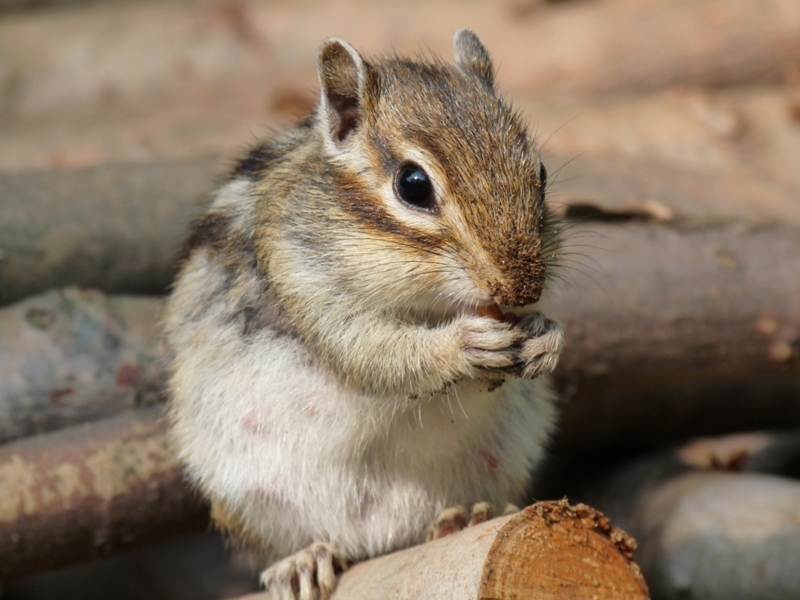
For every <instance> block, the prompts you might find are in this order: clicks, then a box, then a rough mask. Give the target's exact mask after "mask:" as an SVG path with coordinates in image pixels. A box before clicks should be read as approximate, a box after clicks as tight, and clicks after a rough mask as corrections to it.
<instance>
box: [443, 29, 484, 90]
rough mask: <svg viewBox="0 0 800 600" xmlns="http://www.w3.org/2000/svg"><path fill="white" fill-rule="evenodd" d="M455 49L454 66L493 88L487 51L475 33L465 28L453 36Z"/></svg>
mask: <svg viewBox="0 0 800 600" xmlns="http://www.w3.org/2000/svg"><path fill="white" fill-rule="evenodd" d="M453 46H455V49H456V64H457V65H458V67H459V68H460V69H461V70H462V71H465V72H467V73H472V74H473V75H477V76H478V77H480V78H481V79H482V80H483V82H484V83H485V84H486V85H488V86H489V87H490V88H493V87H494V66H493V65H492V57H491V56H489V51H488V50H486V46H484V45H483V42H481V40H480V38H479V37H478V36H477V35H475V32H474V31H472V30H471V29H467V28H466V27H464V28H462V29H459V30H458V31H456V34H455V36H453Z"/></svg>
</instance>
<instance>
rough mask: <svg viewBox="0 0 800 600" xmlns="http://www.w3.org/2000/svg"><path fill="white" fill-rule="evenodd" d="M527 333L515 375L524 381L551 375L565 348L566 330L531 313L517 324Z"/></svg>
mask: <svg viewBox="0 0 800 600" xmlns="http://www.w3.org/2000/svg"><path fill="white" fill-rule="evenodd" d="M517 327H519V328H520V329H521V330H522V331H524V332H525V339H524V341H523V342H522V344H521V346H520V350H519V353H518V360H519V362H518V364H517V365H515V367H514V374H515V375H518V376H519V377H522V378H523V379H533V378H535V377H538V376H539V375H542V374H543V373H551V372H552V371H553V369H555V367H556V363H557V362H558V357H559V355H560V354H561V351H562V350H563V348H564V330H563V329H562V328H561V325H560V324H559V323H557V322H556V321H553V320H552V319H548V318H547V317H545V316H544V315H543V314H542V313H531V314H529V315H526V316H525V317H523V318H522V319H521V320H520V321H519V323H517Z"/></svg>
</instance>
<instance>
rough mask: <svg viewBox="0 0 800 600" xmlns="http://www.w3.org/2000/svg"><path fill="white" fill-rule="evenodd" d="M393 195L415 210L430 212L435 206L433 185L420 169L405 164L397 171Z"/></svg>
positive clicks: (410, 164) (417, 166)
mask: <svg viewBox="0 0 800 600" xmlns="http://www.w3.org/2000/svg"><path fill="white" fill-rule="evenodd" d="M394 193H395V194H396V195H397V197H398V198H400V200H402V201H403V202H405V203H406V204H410V205H411V206H413V207H416V208H423V209H425V210H432V209H433V208H434V205H435V200H436V198H435V196H434V193H433V183H432V182H431V179H430V177H428V174H427V173H425V171H423V170H422V167H420V166H419V165H415V164H414V163H406V164H404V165H403V166H401V167H400V170H399V171H397V176H396V177H395V180H394Z"/></svg>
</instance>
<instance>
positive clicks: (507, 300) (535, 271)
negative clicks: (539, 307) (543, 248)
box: [489, 237, 545, 306]
mask: <svg viewBox="0 0 800 600" xmlns="http://www.w3.org/2000/svg"><path fill="white" fill-rule="evenodd" d="M498 263H499V264H497V265H496V266H497V267H498V270H499V274H498V275H499V277H496V278H495V279H494V280H493V281H491V282H490V283H489V293H491V294H492V297H493V298H494V301H495V302H497V303H498V304H500V305H503V306H525V305H527V304H533V303H534V302H538V301H539V298H540V296H541V295H542V287H543V285H544V279H545V264H544V261H543V260H542V256H541V253H540V250H539V245H538V244H531V243H530V238H523V239H521V240H520V239H514V238H513V237H512V238H510V239H509V240H508V244H507V246H506V252H504V253H503V258H502V259H500V260H499V261H498Z"/></svg>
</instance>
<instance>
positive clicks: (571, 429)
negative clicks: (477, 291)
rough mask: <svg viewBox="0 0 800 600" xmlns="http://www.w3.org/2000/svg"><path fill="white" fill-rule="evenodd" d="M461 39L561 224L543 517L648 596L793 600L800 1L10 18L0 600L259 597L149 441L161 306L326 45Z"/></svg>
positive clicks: (434, 50) (264, 4) (132, 5)
mask: <svg viewBox="0 0 800 600" xmlns="http://www.w3.org/2000/svg"><path fill="white" fill-rule="evenodd" d="M463 26H468V27H470V28H472V29H473V30H474V31H475V32H476V33H478V35H479V36H480V37H481V38H482V39H483V41H484V43H485V44H486V46H487V48H488V49H489V50H490V52H491V53H492V56H493V58H494V61H495V66H496V68H497V71H498V73H497V83H498V87H499V89H500V90H501V91H502V93H503V94H504V95H506V96H507V97H508V98H509V100H510V101H511V102H512V104H513V105H514V106H515V107H517V108H518V110H519V111H520V112H521V113H522V114H523V115H524V116H525V118H526V119H527V120H528V121H529V123H530V127H531V129H532V130H533V131H534V132H535V133H536V136H537V138H538V140H539V143H540V146H541V148H542V156H543V160H544V162H545V164H546V165H547V169H548V172H549V173H550V181H551V184H550V187H549V189H548V194H549V198H550V201H551V202H552V204H553V206H554V209H555V210H556V212H557V213H558V214H559V215H560V216H561V217H562V218H563V219H564V222H565V224H566V225H565V236H566V242H565V249H564V253H565V256H564V261H563V270H562V272H561V274H560V276H559V279H558V281H556V282H555V284H554V286H553V289H552V290H551V291H550V294H549V296H548V298H547V299H546V300H545V304H546V310H547V312H548V313H552V314H553V315H555V316H556V317H558V318H560V319H561V320H563V321H564V323H565V326H566V329H567V340H568V345H569V348H568V350H567V352H566V353H565V355H564V357H563V360H562V363H561V364H560V366H559V370H558V372H557V374H556V381H557V385H558V388H559V392H560V394H561V398H562V410H563V418H562V421H561V427H560V431H559V433H558V435H557V437H556V439H555V440H554V441H553V444H552V447H551V450H550V457H549V459H548V463H547V464H546V465H545V467H544V469H543V471H542V474H541V476H540V478H539V480H538V483H537V485H536V487H535V489H532V490H531V491H530V494H531V500H533V499H545V498H560V497H563V496H564V495H568V497H569V498H570V500H571V501H573V500H574V501H587V502H592V503H593V504H595V505H596V506H597V507H598V508H600V509H601V510H603V511H604V512H606V513H607V514H609V515H610V516H611V517H612V519H613V520H614V523H615V524H617V525H620V526H623V527H625V528H626V529H628V530H629V531H630V532H631V533H632V534H633V535H634V536H635V537H637V539H639V541H640V544H641V546H640V550H639V553H638V554H637V555H636V559H637V561H639V563H640V564H641V565H642V568H643V570H644V572H645V575H646V577H647V579H648V583H649V584H650V586H651V593H652V594H653V597H654V598H682V599H684V600H685V599H687V598H692V599H699V598H727V599H733V598H753V599H755V598H769V599H771V600H774V599H781V598H787V599H788V598H800V573H798V571H799V570H798V569H797V568H796V566H797V565H798V564H800V492H799V491H798V489H800V483H798V482H797V478H798V476H800V435H798V433H797V430H798V428H800V166H799V165H800V2H798V1H797V0H685V1H682V2H674V1H672V0H572V1H570V0H561V1H546V0H492V1H488V0H486V1H479V0H442V1H440V2H430V1H427V2H425V1H422V0H406V1H405V2H402V3H398V2H388V1H385V0H376V1H367V0H333V1H322V0H294V1H290V0H284V1H280V0H166V1H162V2H157V1H155V0H93V1H81V0H51V1H47V0H0V581H2V592H0V597H2V599H3V600H22V599H25V600H38V599H45V598H53V597H58V598H60V599H62V600H64V599H71V598H76V599H77V598H81V599H85V598H93V599H105V598H109V599H110V598H117V599H126V598H142V597H147V598H153V599H160V598H164V599H167V598H172V599H181V598H187V599H188V598H192V599H205V598H208V599H215V598H231V597H235V596H238V595H241V594H244V593H247V592H248V591H252V590H254V589H255V582H256V577H255V576H254V574H253V573H254V571H253V570H251V568H250V566H249V565H248V564H247V562H246V561H245V560H243V559H242V558H240V557H236V556H235V555H233V554H232V553H231V552H228V551H226V549H225V548H224V545H223V542H222V540H221V539H220V538H219V536H217V535H216V534H214V533H210V532H207V531H206V529H207V518H206V511H207V508H206V507H205V506H204V505H203V503H202V502H201V501H200V500H199V499H197V498H196V497H195V496H194V495H193V494H192V493H191V491H190V490H188V488H187V487H186V486H185V484H184V483H183V482H182V480H181V476H180V472H179V469H178V468H177V466H176V465H175V463H174V460H173V459H172V458H171V455H170V453H169V450H168V448H167V446H166V443H165V442H164V437H163V430H164V426H163V421H162V419H161V417H160V415H161V413H160V407H161V406H162V405H163V402H164V394H163V389H164V373H163V360H162V357H163V348H162V346H161V344H160V340H159V336H158V314H159V310H160V306H161V302H162V300H161V298H162V297H163V296H164V294H166V293H167V291H168V288H169V284H170V281H171V279H172V277H173V275H174V273H175V270H176V265H177V260H178V256H179V253H180V248H181V245H182V243H183V241H184V239H185V237H186V232H187V229H188V225H189V223H190V222H191V221H192V219H194V218H195V217H197V216H198V215H199V214H200V213H201V212H202V211H203V208H204V206H205V204H206V202H207V200H208V197H209V194H210V192H211V191H212V190H213V188H214V186H215V185H216V183H218V182H219V181H220V180H221V178H222V177H223V176H224V173H225V171H226V169H228V168H229V167H230V166H231V165H232V164H233V161H234V160H235V159H236V158H237V157H239V156H241V155H243V153H244V152H245V151H246V149H247V148H248V147H249V146H250V145H252V144H253V143H255V142H256V141H257V140H258V139H260V138H262V137H265V136H268V135H270V132H271V131H273V130H275V129H278V128H281V127H284V126H286V125H288V124H290V123H292V122H293V121H294V120H296V119H297V118H299V117H301V116H303V115H305V114H307V113H308V112H309V111H310V110H312V109H313V106H314V103H315V97H316V93H317V91H316V90H317V83H316V53H317V49H318V47H319V44H320V42H321V41H322V40H323V39H324V38H326V37H329V36H334V35H335V36H340V37H343V38H345V39H346V40H348V41H349V42H350V43H352V44H353V45H354V46H355V47H356V48H358V49H359V50H360V51H361V52H362V54H364V55H365V56H367V57H369V56H373V55H379V54H389V53H397V54H402V55H422V56H429V55H431V54H437V55H440V56H442V57H444V58H445V59H447V60H452V54H453V50H452V36H453V33H454V32H455V31H456V30H457V29H458V28H460V27H463ZM421 109H424V107H423V108H421ZM101 459H102V460H101ZM98 482H99V483H98ZM109 482H113V483H109ZM665 486H667V487H665ZM667 488H669V489H667ZM664 490H666V491H664ZM662 492H663V493H662ZM667 492H668V493H667ZM659 494H661V495H659ZM720 515H723V516H720Z"/></svg>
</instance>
